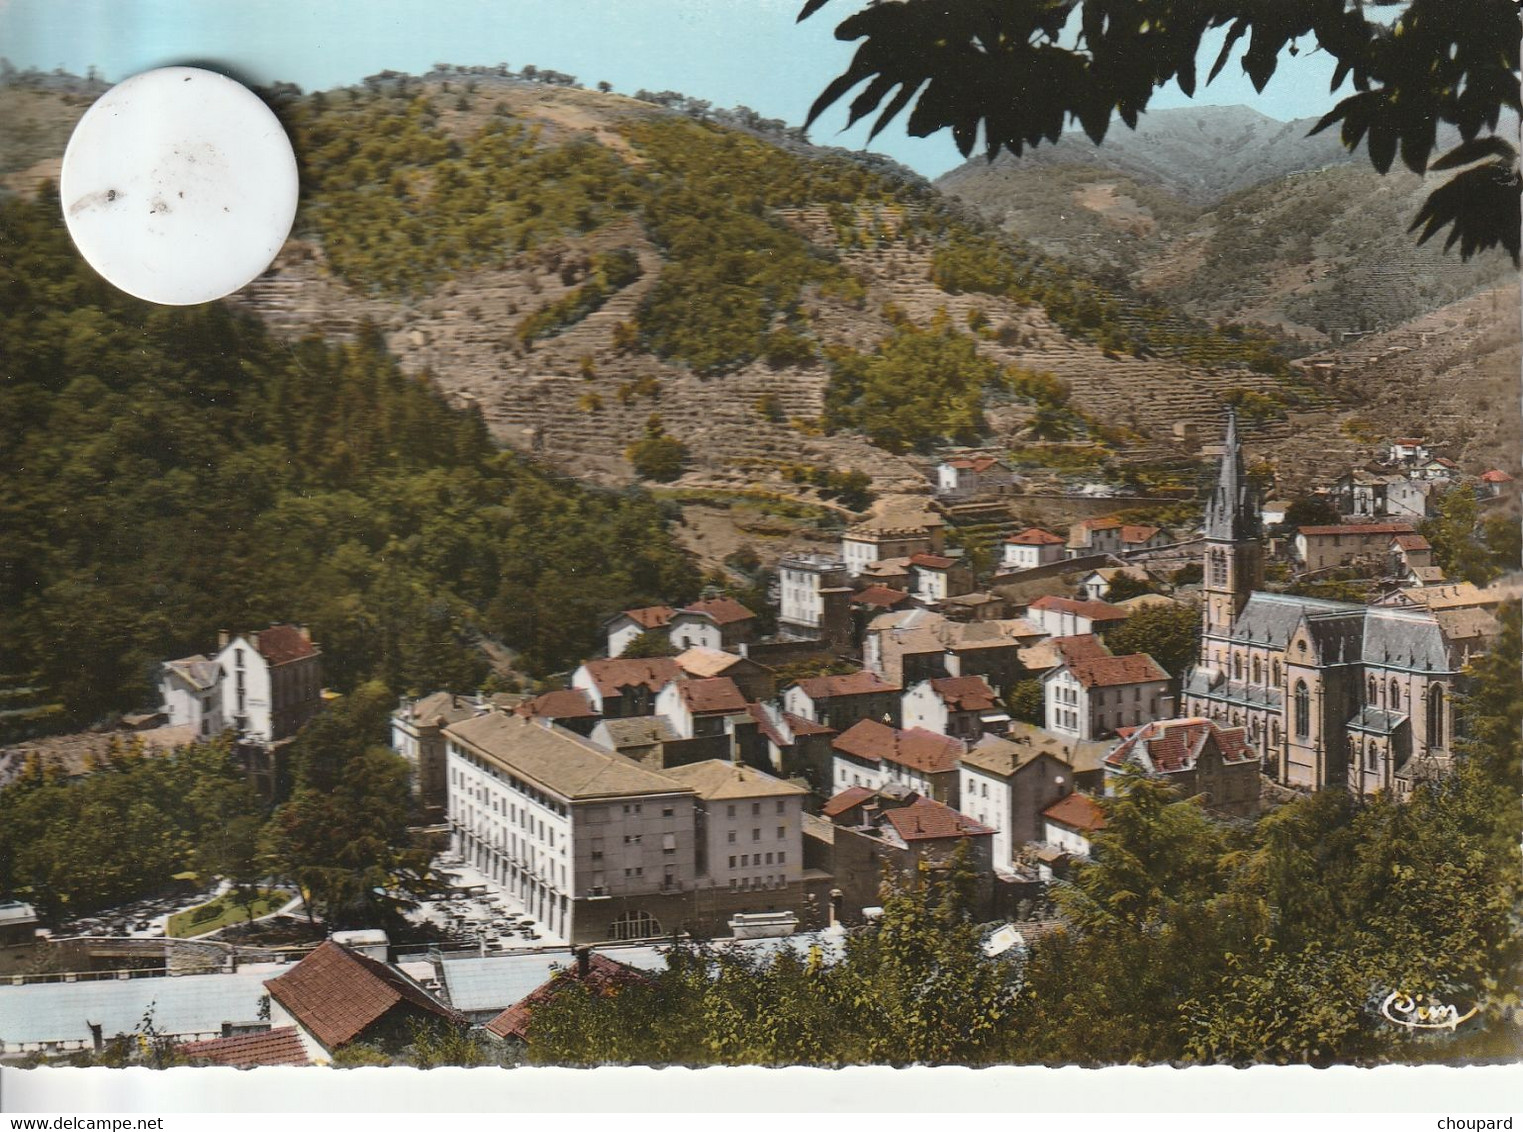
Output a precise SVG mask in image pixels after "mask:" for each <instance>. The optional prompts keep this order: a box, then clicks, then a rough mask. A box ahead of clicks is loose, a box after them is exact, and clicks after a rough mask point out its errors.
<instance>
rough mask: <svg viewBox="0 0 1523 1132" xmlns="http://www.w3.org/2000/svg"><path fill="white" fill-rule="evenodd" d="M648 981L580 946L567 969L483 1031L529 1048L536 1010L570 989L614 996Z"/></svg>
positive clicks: (617, 962)
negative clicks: (581, 989)
mask: <svg viewBox="0 0 1523 1132" xmlns="http://www.w3.org/2000/svg"><path fill="white" fill-rule="evenodd" d="M648 979H649V976H647V975H646V974H645V973H644V972H642V971H640V970H638V969H637V968H634V967H631V966H628V965H627V964H624V963H620V962H619V961H618V960H617V959H611V958H609V957H608V956H606V955H601V954H599V953H597V952H595V951H593V950H591V949H590V948H586V947H579V948H577V949H576V951H575V953H574V962H572V963H571V964H570V965H569V966H567V967H566V968H565V969H564V970H561V971H557V972H555V974H553V975H551V976H550V978H549V979H547V980H546V981H545V982H543V983H541V984H540V985H539V986H537V987H535V988H534V990H532V991H530V992H529V993H528V994H527V995H525V996H524V997H523V998H522V999H520V1000H519V1001H518V1002H515V1003H514V1004H513V1005H512V1006H509V1007H508V1008H506V1009H505V1010H503V1011H502V1012H501V1013H500V1014H498V1015H496V1016H495V1017H493V1018H491V1019H489V1020H488V1021H487V1023H486V1024H485V1025H484V1026H483V1027H482V1029H483V1030H485V1031H486V1032H487V1033H489V1034H491V1035H492V1036H493V1037H495V1038H499V1039H501V1040H502V1041H505V1042H510V1043H515V1044H518V1045H524V1046H527V1045H529V1044H530V1036H529V1034H530V1028H531V1023H532V1021H533V1018H534V1011H535V1010H537V1009H538V1008H539V1007H541V1006H543V1005H545V1003H547V1002H550V1001H552V1000H554V999H555V998H556V997H557V996H558V995H560V994H561V993H562V992H563V991H565V990H567V989H568V988H570V987H573V986H580V987H582V988H584V989H586V990H588V991H590V992H592V993H594V994H613V993H615V992H616V991H618V990H619V989H621V988H623V987H627V986H631V985H634V984H636V983H643V982H647V981H648Z"/></svg>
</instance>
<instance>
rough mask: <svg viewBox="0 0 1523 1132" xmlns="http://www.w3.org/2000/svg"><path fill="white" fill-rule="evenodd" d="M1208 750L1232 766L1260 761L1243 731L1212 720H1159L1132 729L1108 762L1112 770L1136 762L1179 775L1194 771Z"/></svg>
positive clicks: (1148, 768)
mask: <svg viewBox="0 0 1523 1132" xmlns="http://www.w3.org/2000/svg"><path fill="white" fill-rule="evenodd" d="M1208 746H1214V747H1215V748H1216V750H1217V751H1219V752H1220V753H1221V756H1222V761H1223V762H1225V763H1228V764H1233V765H1235V764H1238V763H1246V762H1253V761H1255V760H1256V759H1257V758H1258V755H1257V754H1255V753H1254V752H1253V751H1252V750H1251V749H1250V748H1249V746H1248V740H1247V733H1246V732H1245V731H1244V730H1243V729H1242V728H1241V727H1219V726H1217V725H1216V724H1215V723H1214V722H1212V721H1211V720H1209V719H1201V718H1190V719H1162V720H1155V721H1154V722H1152V723H1147V724H1144V725H1143V726H1141V727H1138V728H1134V729H1132V732H1131V734H1130V735H1128V736H1126V737H1125V738H1124V739H1123V740H1122V741H1121V742H1120V743H1118V744H1117V745H1116V747H1115V749H1114V750H1112V751H1111V753H1110V754H1109V755H1107V756H1106V758H1105V762H1106V764H1107V765H1108V766H1112V767H1119V766H1122V765H1124V764H1125V763H1127V762H1136V763H1138V764H1139V765H1141V766H1142V767H1143V769H1145V770H1149V771H1153V772H1156V773H1158V774H1178V773H1181V772H1184V771H1189V770H1193V769H1194V767H1195V764H1196V762H1197V761H1199V759H1200V756H1201V755H1202V754H1203V753H1204V752H1205V751H1206V749H1207V747H1208Z"/></svg>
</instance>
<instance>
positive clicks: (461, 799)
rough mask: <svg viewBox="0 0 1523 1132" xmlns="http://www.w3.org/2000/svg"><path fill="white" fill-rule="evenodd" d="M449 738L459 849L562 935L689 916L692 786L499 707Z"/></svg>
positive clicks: (622, 935)
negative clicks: (505, 712) (501, 710)
mask: <svg viewBox="0 0 1523 1132" xmlns="http://www.w3.org/2000/svg"><path fill="white" fill-rule="evenodd" d="M445 741H446V752H447V756H448V759H449V775H450V783H449V824H450V827H451V847H452V849H453V850H454V851H455V852H456V853H459V854H460V855H461V856H462V857H463V858H464V859H465V860H466V861H467V862H469V863H470V864H471V865H472V867H474V868H476V869H477V870H479V871H480V872H482V873H483V874H485V875H486V876H487V877H488V878H489V879H490V881H491V882H492V883H493V884H497V885H500V886H502V887H503V888H505V889H506V890H507V891H508V892H509V893H510V894H512V895H513V896H514V897H515V898H516V899H518V900H519V901H521V902H522V903H523V906H524V907H525V908H526V909H527V910H528V912H529V914H530V915H532V916H533V917H534V918H535V919H537V920H539V921H540V922H542V923H544V924H546V925H547V926H548V927H549V929H550V930H551V931H552V932H554V933H555V934H556V935H559V936H561V937H563V938H565V939H569V940H570V941H571V942H572V943H583V942H590V941H598V940H607V939H651V938H656V937H659V936H663V935H666V934H668V933H669V931H670V930H674V929H675V928H677V927H681V926H683V925H685V924H687V923H688V922H689V921H691V920H692V918H693V911H692V903H691V890H692V885H693V878H694V871H693V870H694V854H695V845H694V828H695V827H694V820H695V819H694V803H695V797H696V796H695V794H694V791H693V790H692V788H691V787H689V786H686V785H684V784H683V783H680V782H677V781H676V780H675V779H673V778H670V777H668V776H667V775H666V774H664V773H662V772H658V771H655V770H652V769H649V768H648V767H645V766H641V765H639V764H637V763H635V762H632V761H631V760H629V759H626V758H624V757H623V756H621V755H615V754H610V753H608V752H607V751H605V750H603V749H602V748H600V747H597V746H595V745H593V744H592V743H591V742H590V741H589V740H587V739H584V738H582V737H581V736H580V735H576V734H574V733H572V732H570V731H567V730H565V729H564V728H560V727H555V726H546V725H543V724H541V723H536V722H532V721H530V720H528V719H526V718H523V717H513V716H510V715H506V714H504V713H502V712H496V711H493V712H488V713H486V714H484V715H479V716H475V717H473V718H471V719H467V720H462V721H460V722H459V723H452V724H450V725H449V726H448V727H447V728H445ZM684 894H687V895H684Z"/></svg>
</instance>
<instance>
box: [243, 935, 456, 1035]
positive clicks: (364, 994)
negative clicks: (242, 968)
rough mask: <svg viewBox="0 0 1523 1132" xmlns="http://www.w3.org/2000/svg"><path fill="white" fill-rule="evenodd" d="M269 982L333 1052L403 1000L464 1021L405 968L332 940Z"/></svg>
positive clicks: (275, 996) (279, 998)
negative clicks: (406, 975) (391, 964)
mask: <svg viewBox="0 0 1523 1132" xmlns="http://www.w3.org/2000/svg"><path fill="white" fill-rule="evenodd" d="M264 985H265V989H266V990H268V991H269V992H270V997H271V998H273V999H275V1001H276V1002H278V1003H280V1005H281V1006H283V1007H285V1009H286V1010H287V1011H289V1012H290V1014H291V1016H292V1017H293V1018H295V1019H296V1020H297V1021H298V1022H300V1023H301V1024H302V1025H303V1026H304V1027H306V1028H307V1030H309V1031H310V1032H311V1033H312V1035H313V1036H314V1037H316V1038H317V1040H318V1041H320V1042H321V1043H322V1044H323V1045H324V1046H326V1047H327V1048H328V1049H330V1050H332V1049H337V1048H338V1047H339V1046H342V1045H344V1044H346V1043H348V1042H352V1041H353V1040H354V1039H355V1038H357V1037H359V1036H360V1034H362V1033H363V1032H364V1031H365V1030H366V1029H368V1028H369V1027H370V1026H372V1025H374V1024H375V1023H376V1022H377V1021H379V1020H380V1019H381V1018H382V1017H384V1016H385V1015H386V1014H388V1013H389V1012H390V1011H391V1010H392V1009H393V1008H395V1007H397V1006H399V1005H402V1004H404V1003H405V1004H407V1005H409V1006H411V1007H413V1008H414V1009H417V1010H422V1011H424V1012H426V1013H429V1014H433V1015H436V1016H437V1017H440V1018H444V1019H446V1020H448V1021H451V1022H462V1021H463V1019H462V1018H461V1017H460V1015H458V1014H456V1013H455V1012H454V1011H453V1010H451V1009H450V1008H449V1007H447V1006H445V1005H443V1004H442V1003H440V1002H438V1001H436V1000H435V999H433V998H432V997H430V996H429V994H428V993H427V992H426V991H424V990H423V989H422V988H421V987H419V986H417V985H415V984H414V983H413V982H411V981H410V980H409V979H407V978H406V977H405V976H404V975H402V974H401V973H400V972H398V971H396V970H394V969H392V968H391V967H388V966H387V965H386V964H385V963H381V962H378V961H377V960H375V959H372V958H370V957H369V956H368V955H361V954H360V953H359V952H358V951H351V950H350V949H349V948H347V947H344V946H342V945H341V944H337V943H334V942H333V941H332V940H331V939H330V940H327V941H326V942H324V943H323V944H322V945H320V946H319V947H318V948H317V950H315V951H313V952H312V953H311V954H310V955H308V956H307V957H306V958H305V959H303V960H302V961H301V962H300V963H298V964H296V966H294V967H292V968H291V969H290V970H289V971H287V972H286V973H285V974H283V975H280V976H278V977H277V978H273V979H269V980H267V981H266V982H265V984H264Z"/></svg>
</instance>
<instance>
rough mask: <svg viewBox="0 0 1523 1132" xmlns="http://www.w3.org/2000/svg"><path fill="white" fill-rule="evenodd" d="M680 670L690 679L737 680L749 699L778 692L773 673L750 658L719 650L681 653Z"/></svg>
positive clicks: (760, 698)
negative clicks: (720, 677)
mask: <svg viewBox="0 0 1523 1132" xmlns="http://www.w3.org/2000/svg"><path fill="white" fill-rule="evenodd" d="M675 660H676V662H677V667H678V668H679V669H681V670H682V674H683V676H684V677H686V678H687V679H689V680H708V679H712V678H713V677H716V676H723V677H726V678H727V679H730V680H733V681H735V686H736V687H737V688H739V689H740V694H741V695H743V696H745V698H746V699H747V700H752V701H754V700H767V699H771V698H772V695H773V692H774V691H775V687H774V681H773V678H772V670H771V669H770V668H767V667H765V666H764V665H760V664H758V663H756V661H754V660H751V659H750V658H749V657H744V656H736V655H735V654H734V653H731V652H721V651H719V650H718V649H705V648H691V649H688V650H687V651H686V652H681V653H678V654H677V656H676V658H675Z"/></svg>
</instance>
